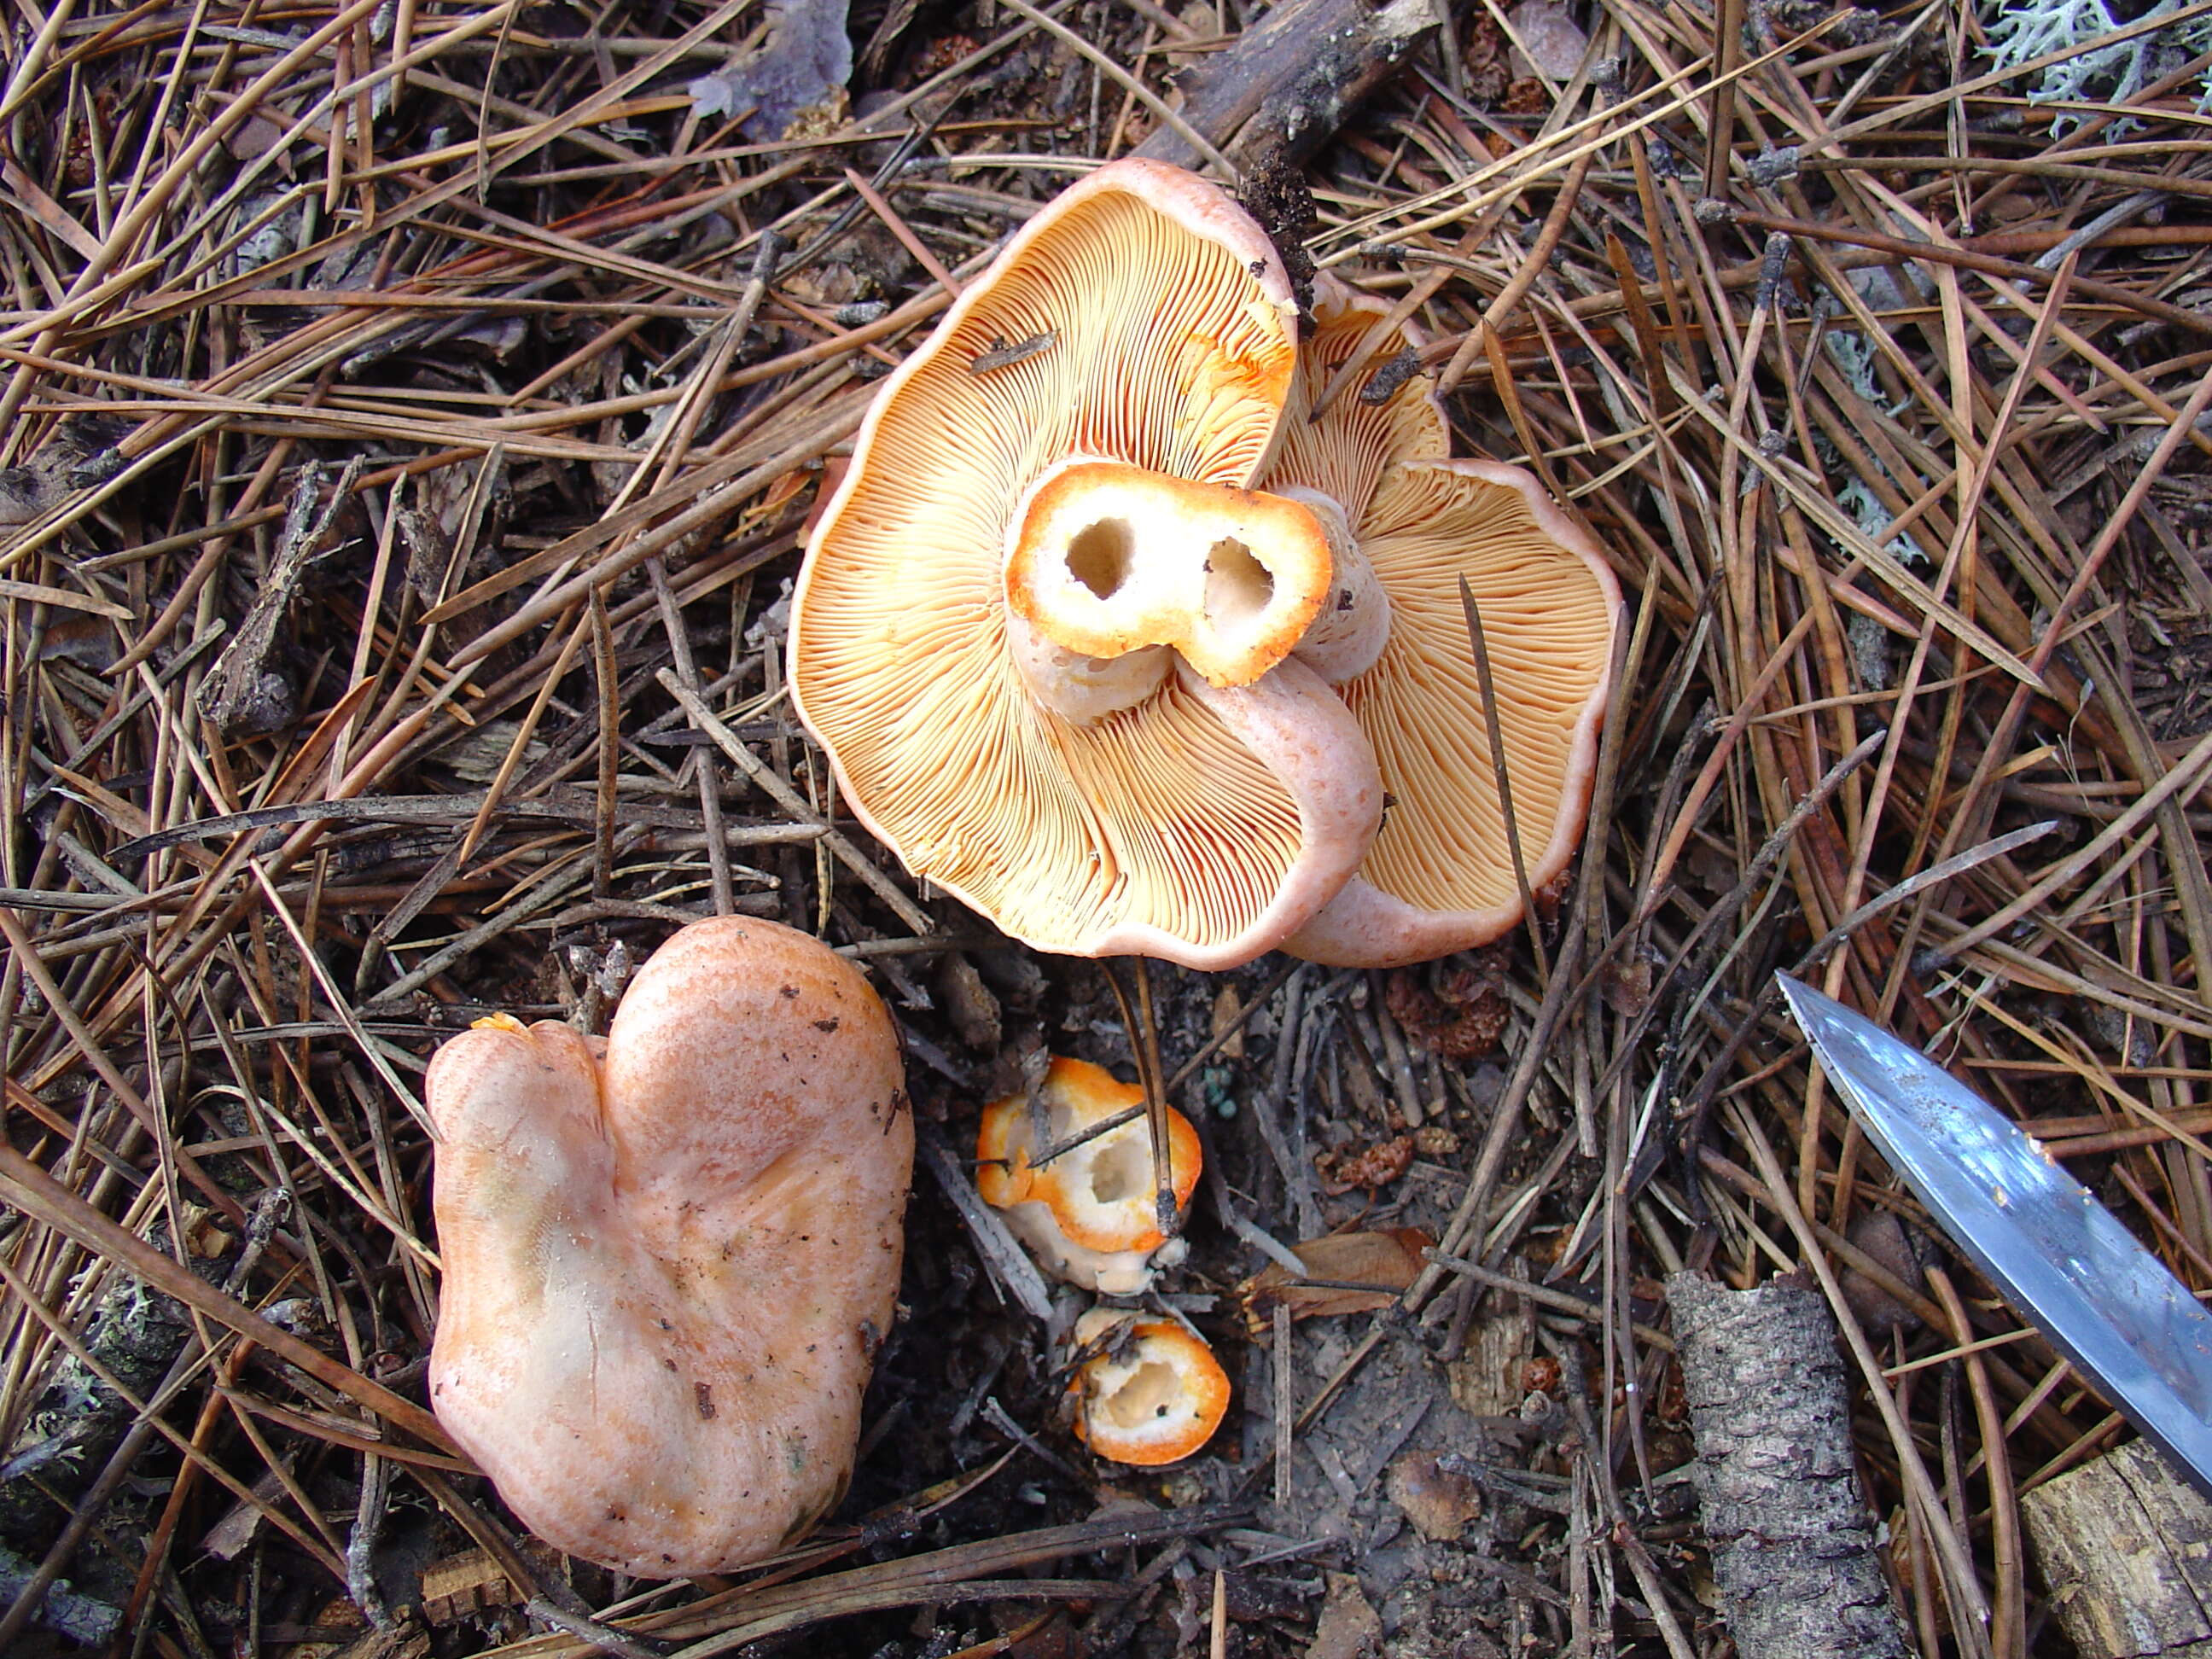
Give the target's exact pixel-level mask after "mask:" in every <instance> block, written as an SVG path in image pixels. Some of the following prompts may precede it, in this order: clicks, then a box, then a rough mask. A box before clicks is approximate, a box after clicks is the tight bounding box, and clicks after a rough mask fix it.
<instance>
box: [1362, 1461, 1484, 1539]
mask: <svg viewBox="0 0 2212 1659" xmlns="http://www.w3.org/2000/svg"><path fill="white" fill-rule="evenodd" d="M1383 1490H1384V1491H1385V1492H1389V1495H1390V1501H1391V1502H1392V1503H1394V1504H1396V1505H1397V1506H1398V1507H1399V1508H1400V1509H1401V1510H1404V1511H1405V1512H1406V1519H1407V1520H1408V1521H1410V1522H1413V1525H1414V1528H1416V1529H1417V1530H1418V1531H1419V1533H1420V1534H1421V1536H1422V1537H1424V1538H1426V1539H1430V1540H1431V1541H1449V1540H1452V1539H1455V1538H1457V1537H1458V1536H1459V1535H1460V1534H1461V1533H1462V1531H1464V1530H1465V1529H1466V1527H1467V1523H1468V1522H1470V1521H1473V1520H1474V1519H1476V1518H1477V1517H1478V1516H1480V1515H1481V1513H1482V1488H1481V1487H1480V1486H1478V1485H1477V1484H1476V1483H1475V1482H1474V1480H1471V1479H1469V1478H1468V1476H1466V1475H1464V1474H1453V1473H1452V1472H1451V1471H1449V1469H1446V1468H1443V1467H1442V1466H1440V1465H1439V1464H1438V1463H1437V1455H1436V1453H1434V1452H1432V1451H1409V1452H1405V1453H1402V1454H1401V1455H1399V1457H1398V1458H1397V1460H1396V1461H1395V1462H1393V1463H1392V1464H1391V1465H1390V1472H1389V1474H1388V1475H1387V1476H1385V1477H1384V1480H1383Z"/></svg>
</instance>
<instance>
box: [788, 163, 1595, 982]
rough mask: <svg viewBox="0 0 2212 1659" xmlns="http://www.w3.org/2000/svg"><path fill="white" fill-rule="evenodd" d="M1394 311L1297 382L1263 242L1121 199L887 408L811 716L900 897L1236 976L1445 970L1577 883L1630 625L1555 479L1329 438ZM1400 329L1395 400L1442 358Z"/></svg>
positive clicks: (1354, 316)
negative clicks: (1532, 903) (1559, 886)
mask: <svg viewBox="0 0 2212 1659" xmlns="http://www.w3.org/2000/svg"><path fill="white" fill-rule="evenodd" d="M1385 310H1386V308H1385V307H1383V306H1382V305H1381V304H1380V303H1379V302H1376V301H1371V300H1368V299H1365V298H1364V297H1362V296H1358V295H1354V294H1352V292H1351V291H1350V290H1349V289H1346V288H1345V287H1344V286H1343V285H1342V284H1340V283H1337V282H1336V281H1335V280H1334V278H1330V277H1324V278H1322V280H1321V282H1320V283H1319V284H1318V285H1317V288H1316V315H1315V320H1314V325H1313V330H1312V333H1311V336H1310V338H1309V339H1308V340H1307V341H1306V342H1304V344H1301V343H1299V342H1298V340H1297V332H1296V331H1297V317H1296V312H1295V307H1294V306H1293V304H1292V301H1291V296H1290V291H1289V285H1288V283H1287V281H1286V279H1285V276H1284V273H1283V268H1282V265H1281V263H1280V261H1279V258H1278V257H1277V255H1276V253H1275V251H1274V249H1273V246H1271V245H1270V244H1269V242H1268V241H1267V238H1266V236H1265V235H1264V234H1262V233H1261V230H1260V228H1259V227H1258V226H1257V225H1256V224H1255V223H1254V222H1252V221H1251V220H1250V219H1249V217H1248V216H1246V215H1245V214H1244V213H1243V210H1241V209H1239V208H1237V206H1236V205H1235V204H1233V203H1232V202H1231V201H1230V200H1229V198H1228V197H1225V196H1224V195H1222V194H1221V193H1220V192H1219V191H1217V190H1215V189H1214V188H1213V187H1212V185H1207V184H1206V183H1205V182H1204V181H1202V180H1200V179H1197V178H1195V177H1194V176H1192V175H1191V174H1189V173H1183V172H1182V171H1181V170H1180V169H1177V168H1174V167H1166V166H1164V165H1162V164H1159V163H1157V162H1152V161H1141V160H1127V161H1117V162H1114V163H1111V164H1109V166H1107V167H1102V168H1100V169H1099V170H1098V171H1097V172H1096V173H1092V174H1091V175H1090V177H1089V178H1087V179H1085V180H1083V181H1082V182H1081V183H1079V184H1077V185H1074V186H1073V187H1072V188H1071V189H1069V190H1068V191H1066V192H1065V193H1063V194H1062V195H1061V196H1060V197H1059V198H1057V199H1056V200H1055V201H1054V202H1053V203H1051V204H1049V205H1048V206H1047V207H1045V208H1044V209H1043V210H1042V211H1040V212H1039V213H1038V214H1037V215H1036V217H1035V218H1033V219H1032V220H1030V222H1029V223H1028V224H1027V225H1026V226H1025V227H1024V228H1023V229H1022V230H1021V231H1020V232H1019V233H1018V234H1017V235H1015V236H1014V238H1013V239H1012V240H1011V241H1010V242H1009V244H1008V245H1007V247H1006V251H1005V252H1003V253H1002V254H1001V255H1000V258H998V260H997V261H996V262H995V263H994V264H993V265H992V267H991V269H990V270H988V271H987V272H986V273H985V274H984V275H983V276H981V277H980V278H979V279H978V280H977V281H976V282H975V284H974V285H973V286H972V287H970V288H969V289H968V291H967V292H966V293H965V294H964V295H962V296H961V298H960V299H959V300H958V301H957V302H956V303H955V304H954V306H953V307H952V308H951V312H950V313H949V314H948V315H947V317H946V318H945V322H944V324H943V325H941V326H940V327H939V329H938V331H937V332H936V333H935V334H933V336H932V337H930V339H929V340H928V342H927V343H925V344H924V345H923V346H922V347H921V349H920V350H919V351H917V352H916V353H915V356H913V357H911V358H910V359H908V362H906V363H905V364H903V365H902V367H901V368H899V369H898V370H897V371H896V373H895V374H892V375H891V376H890V379H889V380H887V381H886V382H885V383H884V390H883V392H881V393H880V394H879V396H878V401H877V403H876V404H875V406H874V408H873V409H872V411H871V412H870V414H869V416H868V417H867V420H866V422H865V423H864V424H863V426H862V428H861V430H860V438H859V440H858V441H857V443H856V445H855V447H854V456H853V463H852V465H851V467H850V468H849V470H848V471H847V473H846V475H845V478H844V481H843V483H842V484H841V485H840V486H839V488H838V489H837V491H836V495H834V496H833V497H832V498H831V499H830V501H829V505H828V506H827V507H826V508H825V509H824V511H823V513H822V515H821V517H820V518H819V520H817V523H816V526H815V530H814V533H813V535H812V537H811V540H810V542H809V544H808V549H807V555H806V561H805V566H804V568H803V569H802V571H801V573H800V576H799V586H798V589H797V592H796V594H795V595H794V599H793V606H792V621H791V670H790V684H791V686H792V690H793V699H794V701H795V702H796V704H797V706H798V708H799V713H800V714H801V716H802V718H803V719H804V720H805V722H806V724H807V726H808V727H809V728H810V729H811V731H812V732H814V734H815V736H816V737H817V738H819V739H820V740H821V742H822V744H823V746H824V747H825V748H826V749H827V750H829V755H830V758H831V760H832V762H833V763H834V764H835V766H836V770H837V774H838V777H839V780H840V781H841V783H842V787H843V790H844V794H845V797H846V799H848V801H849V802H850V803H851V804H852V805H853V807H854V811H856V812H858V813H859V814H860V817H861V818H862V819H863V820H864V821H865V822H866V823H867V824H868V825H869V827H870V828H871V829H873V830H874V831H875V832H876V834H877V835H878V837H879V838H880V839H882V840H883V841H884V842H885V843H886V844H887V845H889V846H890V848H892V849H893V850H894V851H895V852H896V853H897V854H898V855H899V856H900V857H901V858H902V859H903V860H905V862H906V864H907V866H908V868H909V869H911V870H913V871H914V872H915V873H916V874H917V875H920V876H923V877H926V878H928V879H929V880H931V881H933V882H934V883H935V884H938V885H939V886H942V887H944V888H945V889H946V890H949V891H951V892H952V893H953V894H955V895H956V896H958V897H960V898H961V899H963V900H964V901H965V902H968V903H969V904H970V905H972V906H973V907H974V908H976V909H979V910H981V911H982V912H983V913H984V914H985V915H987V916H989V917H990V918H991V919H992V920H993V921H995V922H997V923H998V924H999V925H1000V927H1003V928H1005V929H1006V931H1008V932H1009V933H1013V934H1015V935H1017V936H1018V937H1019V938H1021V939H1024V940H1026V941H1027V942H1029V943H1030V944H1031V945H1036V946H1039V947H1040V948H1042V949H1046V950H1052V951H1068V952H1072V953H1075V954H1079V955H1091V956H1101V955H1107V954H1110V953H1114V952H1124V951H1126V952H1132V953H1137V954H1143V955H1151V956H1159V957H1168V958H1170V960H1173V961H1176V962H1180V963H1184V964H1185V965H1187V966H1191V967H1197V968H1210V969H1219V968H1228V967H1233V966H1236V965H1238V964H1240V963H1245V962H1249V960H1251V959H1252V958H1253V957H1256V956H1258V955H1259V954H1261V952H1262V951H1267V950H1269V949H1273V948H1275V947H1277V946H1281V947H1283V948H1285V949H1287V950H1289V951H1292V952H1293V953H1295V954H1297V955H1301V956H1306V957H1311V958H1313V959H1314V960H1316V961H1320V962H1325V963H1335V964H1340V965H1345V966H1378V967H1379V966H1385V965H1390V964H1395V963H1405V962H1413V961H1419V960H1422V959H1425V958H1426V957H1434V956H1440V955H1443V954H1444V953H1446V952H1448V951H1454V950H1457V949H1461V948H1463V947H1465V946H1468V945H1478V944H1482V943H1486V942H1487V941H1488V940H1490V939H1495V938H1496V937H1498V935H1499V934H1500V933H1504V931H1505V930H1506V929H1507V928H1509V927H1511V926H1513V924H1514V922H1515V921H1516V920H1517V919H1518V917H1519V915H1520V914H1521V909H1522V899H1521V882H1520V879H1519V878H1517V877H1516V873H1515V868H1514V860H1513V856H1512V854H1513V851H1514V848H1515V847H1516V845H1517V847H1518V848H1519V851H1520V854H1521V862H1522V866H1523V873H1525V876H1526V878H1527V882H1528V885H1529V887H1530V888H1531V889H1536V888H1541V887H1542V886H1543V885H1544V884H1546V883H1547V881H1549V880H1550V879H1552V878H1554V877H1555V876H1557V875H1558V874H1559V872H1560V871H1561V870H1562V869H1564V867H1565V865H1566V863H1567V861H1568V860H1569V859H1570V858H1571V854H1572V851H1573V848H1574V847H1575V845H1576V843H1577V841H1578V839H1579V837H1580V834H1581V828H1582V823H1583V812H1584V810H1585V806H1586V803H1587V799H1588V795H1589V786H1590V781H1591V778H1592V775H1594V772H1595V757H1596V749H1597V737H1598V731H1599V726H1600V725H1601V720H1602V717H1603V714H1604V710H1605V707H1606V700H1607V685H1608V682H1609V677H1610V675H1611V671H1612V657H1613V639H1614V633H1615V629H1616V627H1617V618H1618V614H1619V611H1620V596H1619V591H1618V588H1617V586H1616V584H1615V582H1614V580H1613V575H1612V573H1611V571H1610V570H1609V569H1608V568H1607V564H1606V562H1605V559H1604V557H1603V556H1602V555H1601V553H1600V552H1599V550H1598V549H1597V548H1596V547H1595V545H1594V544H1592V543H1591V541H1590V540H1589V538H1588V536H1587V535H1586V534H1585V533H1584V532H1583V531H1582V530H1581V529H1580V528H1579V527H1578V526H1577V524H1576V523H1575V522H1574V521H1573V520H1572V519H1571V517H1570V516H1569V515H1568V514H1567V513H1565V512H1563V511H1562V510H1561V509H1559V507H1556V506H1555V505H1554V504H1553V502H1552V501H1550V500H1549V499H1547V497H1546V495H1544V493H1543V491H1542V489H1541V488H1540V487H1539V486H1538V484H1537V483H1536V481H1535V480H1534V478H1533V477H1531V476H1530V475H1528V473H1526V472H1523V471H1520V470H1519V469H1517V468H1513V467H1509V466H1502V465H1498V464H1496V463H1493V462H1489V461H1475V460H1454V459H1450V458H1449V428H1448V426H1447V423H1446V422H1445V419H1444V416H1443V410H1442V409H1441V408H1440V407H1439V405H1438V404H1437V402H1436V400H1435V398H1433V396H1431V395H1430V394H1429V393H1428V392H1426V391H1425V389H1417V388H1414V387H1413V386H1399V387H1397V388H1395V390H1391V391H1390V392H1389V395H1388V396H1380V397H1379V398H1378V400H1377V401H1373V402H1370V401H1369V400H1368V399H1367V398H1365V397H1364V396H1361V395H1358V393H1359V392H1360V391H1361V390H1362V389H1360V388H1354V389H1353V391H1352V393H1350V394H1348V395H1346V396H1343V397H1340V398H1336V399H1335V400H1334V402H1331V403H1328V404H1327V405H1326V406H1325V407H1324V406H1323V404H1322V390H1323V388H1324V387H1325V386H1327V385H1328V382H1329V380H1330V379H1331V378H1332V376H1333V375H1334V374H1335V372H1336V371H1337V370H1338V369H1339V368H1341V367H1342V366H1344V365H1345V364H1346V362H1349V361H1350V359H1351V358H1352V356H1353V354H1354V352H1355V351H1356V350H1357V349H1358V348H1359V346H1360V344H1361V342H1362V340H1363V338H1364V337H1365V336H1366V335H1368V334H1369V333H1370V331H1375V330H1376V329H1377V327H1378V325H1379V324H1380V321H1381V319H1383V315H1384V313H1385ZM1383 332H1386V333H1389V334H1391V335H1392V336H1393V337H1392V338H1390V339H1389V340H1387V341H1384V342H1382V348H1383V349H1382V351H1381V353H1380V354H1379V355H1378V356H1376V359H1375V361H1377V362H1385V361H1388V360H1389V357H1390V356H1392V354H1393V353H1394V352H1395V350H1396V349H1398V348H1400V347H1401V346H1404V345H1408V344H1414V343H1418V342H1417V340H1416V338H1415V337H1414V335H1413V331H1411V330H1410V329H1408V328H1403V327H1396V326H1395V325H1394V326H1393V327H1390V328H1388V329H1383ZM1316 408H1320V409H1321V410H1322V412H1321V413H1320V414H1319V416H1313V414H1312V411H1313V410H1316ZM1462 580H1464V581H1465V582H1466V583H1467V585H1468V589H1469V590H1470V592H1472V594H1473V597H1474V600H1475V602H1476V605H1477V606H1478V608H1479V610H1480V615H1481V617H1482V619H1483V636H1484V639H1485V641H1486V649H1487V653H1488V657H1489V659H1490V661H1491V662H1492V665H1494V667H1495V670H1496V674H1495V681H1496V687H1497V696H1496V709H1495V714H1496V720H1495V724H1496V726H1497V732H1498V738H1499V739H1500V740H1501V742H1502V745H1503V748H1504V756H1505V768H1504V770H1505V775H1506V780H1507V782H1508V784H1509V785H1510V802H1511V807H1512V811H1511V815H1510V833H1509V817H1508V815H1507V812H1506V811H1505V799H1506V798H1507V793H1509V792H1503V791H1501V790H1500V788H1499V787H1498V768H1497V765H1496V763H1495V761H1494V757H1493V753H1492V731H1491V726H1492V720H1491V710H1490V708H1489V706H1488V700H1487V699H1486V696H1485V695H1484V694H1483V691H1482V689H1481V686H1480V679H1479V676H1478V673H1477V670H1476V665H1475V659H1474V652H1473V649H1472V641H1471V639H1470V636H1469V631H1468V621H1467V617H1466V613H1465V611H1463V609H1462V605H1461V602H1460V598H1459V594H1460V584H1461V582H1462ZM1386 799H1388V800H1389V801H1391V802H1393V803H1395V809H1394V810H1393V811H1391V812H1390V814H1389V819H1388V822H1387V823H1386V822H1385V820H1384V817H1383V805H1384V803H1385V801H1386Z"/></svg>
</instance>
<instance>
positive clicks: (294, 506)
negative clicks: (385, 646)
mask: <svg viewBox="0 0 2212 1659" xmlns="http://www.w3.org/2000/svg"><path fill="white" fill-rule="evenodd" d="M361 470H362V461H361V458H360V457H358V456H356V457H355V458H354V459H352V460H350V461H349V462H347V463H346V466H345V471H343V473H341V474H340V475H339V477H338V482H337V488H335V489H332V490H331V493H330V494H329V495H327V496H325V495H324V494H323V468H322V464H321V463H320V462H319V461H309V462H307V463H306V464H305V465H302V466H301V469H300V474H299V477H298V478H297V480H296V481H295V483H294V484H293V487H292V499H291V501H290V503H289V505H288V507H286V509H285V513H284V529H283V533H282V534H281V535H280V536H279V537H278V538H277V539H276V554H275V556H273V557H272V558H271V559H270V562H269V569H268V571H267V573H266V574H264V576H263V578H262V580H261V586H260V589H259V591H258V592H257V593H256V594H255V596H254V599H253V604H252V606H251V607H249V608H248V610H247V611H246V617H245V620H244V621H242V622H240V623H239V625H238V631H237V632H236V633H235V634H234V635H231V636H230V643H229V644H228V645H226V646H225V647H223V648H222V655H221V656H220V657H217V658H216V663H215V667H214V668H213V669H212V670H211V671H210V672H209V674H208V678H207V682H206V684H204V686H203V687H202V688H201V690H200V710H201V712H202V713H203V714H205V715H206V716H207V717H208V719H209V720H212V721H213V722H214V723H215V726H216V730H217V731H218V732H222V735H223V736H225V737H226V738H237V737H252V736H256V735H258V734H259V733H260V732H273V731H274V730H276V727H278V726H283V725H287V724H289V722H290V720H291V719H292V717H293V715H294V714H295V712H296V710H295V702H296V701H297V698H296V694H295V690H294V688H293V685H292V682H291V681H290V679H289V678H287V677H286V676H285V675H284V673H283V671H282V670H281V669H279V668H278V667H277V666H276V663H277V661H278V660H279V659H280V657H281V655H282V653H281V651H280V649H279V646H278V641H277V635H278V632H279V629H280V628H281V626H282V624H283V621H284V616H285V613H286V611H289V609H290V608H291V605H292V601H293V599H295V598H296V597H297V596H298V593H299V591H300V586H301V578H302V577H303V576H305V574H307V566H308V565H309V564H310V563H312V562H313V561H315V560H316V559H318V558H320V557H321V556H323V555H324V554H325V553H328V552H331V550H334V549H335V548H336V547H337V546H338V545H339V544H340V542H341V541H342V539H343V537H344V535H345V534H346V531H345V528H344V526H346V525H347V524H348V523H349V520H353V519H356V518H357V517H358V509H357V508H356V507H355V506H354V501H353V490H354V485H355V483H356V481H357V480H358V479H359V478H360V477H361ZM349 509H352V510H351V511H349Z"/></svg>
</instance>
